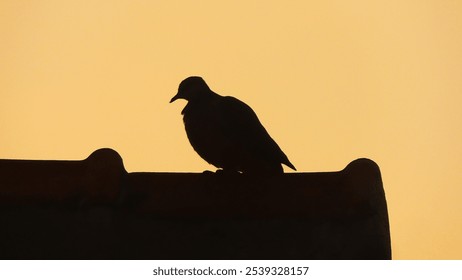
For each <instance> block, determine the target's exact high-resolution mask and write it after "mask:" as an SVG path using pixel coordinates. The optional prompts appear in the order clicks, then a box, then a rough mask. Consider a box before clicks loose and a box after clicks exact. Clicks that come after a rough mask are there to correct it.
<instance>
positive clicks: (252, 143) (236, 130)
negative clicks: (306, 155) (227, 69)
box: [216, 96, 295, 169]
mask: <svg viewBox="0 0 462 280" xmlns="http://www.w3.org/2000/svg"><path fill="white" fill-rule="evenodd" d="M216 108H217V109H218V110H219V111H220V112H219V113H218V114H217V115H219V116H220V120H219V123H220V124H221V126H222V127H221V129H222V133H223V135H226V137H227V138H228V139H229V140H230V141H232V143H233V144H234V145H236V146H237V147H239V148H240V149H243V150H246V151H248V152H250V153H254V154H256V155H258V156H259V157H261V158H264V159H266V160H268V161H275V162H276V161H277V162H279V163H284V164H286V165H287V166H289V167H291V168H293V169H295V167H294V166H293V165H292V164H291V163H290V161H289V160H288V158H287V156H286V155H285V154H284V152H283V151H282V150H281V149H280V148H279V146H278V145H277V144H276V142H275V141H274V140H273V139H272V138H271V136H270V135H269V134H268V132H267V131H266V129H265V128H264V127H263V125H262V124H261V122H260V120H259V119H258V117H257V115H256V114H255V112H254V111H253V110H252V108H250V107H249V106H248V105H247V104H245V103H244V102H242V101H240V100H238V99H236V98H234V97H231V96H225V97H222V98H220V99H219V100H218V104H217V106H216Z"/></svg>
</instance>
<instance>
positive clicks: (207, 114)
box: [170, 77, 296, 174]
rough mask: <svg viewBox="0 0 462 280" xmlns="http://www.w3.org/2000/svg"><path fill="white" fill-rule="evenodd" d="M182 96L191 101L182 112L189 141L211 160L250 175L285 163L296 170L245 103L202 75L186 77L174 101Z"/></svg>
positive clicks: (277, 170) (225, 168)
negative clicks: (214, 86) (211, 84)
mask: <svg viewBox="0 0 462 280" xmlns="http://www.w3.org/2000/svg"><path fill="white" fill-rule="evenodd" d="M180 98H181V99H186V100H187V101H188V104H187V105H186V107H184V109H183V111H182V112H181V114H182V115H183V121H184V125H185V128H186V134H187V135H188V139H189V142H190V143H191V145H192V147H193V148H194V150H195V151H196V152H197V153H198V154H199V155H200V156H201V157H202V158H203V159H204V160H206V161H207V162H208V163H210V164H213V165H214V166H216V167H218V168H222V169H223V171H230V172H243V173H246V174H274V173H276V174H280V173H283V169H282V166H281V163H283V164H285V165H287V166H288V167H290V168H292V169H293V170H296V169H295V166H294V165H293V164H292V163H291V162H290V161H289V159H288V158H287V156H286V155H285V154H284V152H283V151H282V150H281V149H280V148H279V146H278V145H277V144H276V142H275V141H274V140H273V139H272V138H271V137H270V135H269V134H268V132H267V131H266V129H265V128H264V127H263V125H262V124H261V123H260V121H259V120H258V117H257V115H256V114H255V112H254V111H253V110H252V108H250V107H249V106H248V105H247V104H245V103H244V102H242V101H240V100H238V99H236V98H234V97H231V96H221V95H219V94H216V93H215V92H213V91H212V90H210V88H209V87H208V85H207V84H206V83H205V81H204V80H203V79H202V78H201V77H189V78H186V79H185V80H183V81H182V82H181V83H180V86H179V88H178V93H177V94H176V95H175V96H174V97H173V98H172V99H171V100H170V103H172V102H173V101H175V100H177V99H180Z"/></svg>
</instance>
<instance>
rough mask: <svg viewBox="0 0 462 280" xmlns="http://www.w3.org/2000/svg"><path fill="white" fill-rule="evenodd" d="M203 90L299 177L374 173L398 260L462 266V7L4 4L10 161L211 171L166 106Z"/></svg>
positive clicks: (5, 130)
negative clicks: (106, 160) (103, 158)
mask: <svg viewBox="0 0 462 280" xmlns="http://www.w3.org/2000/svg"><path fill="white" fill-rule="evenodd" d="M324 2H328V3H324ZM190 75H200V76H203V77H204V78H205V80H206V81H207V82H208V83H209V86H210V87H211V88H212V90H215V91H216V92H218V93H220V94H223V95H233V96H235V97H238V98H239V99H241V100H243V101H245V102H246V103H247V104H249V105H250V106H251V107H252V108H253V109H254V110H255V111H256V112H257V114H258V115H259V117H260V120H261V121H262V123H263V124H264V125H265V127H266V128H267V130H268V131H269V132H270V134H271V135H272V136H273V138H274V139H275V140H276V141H277V142H278V143H279V145H280V146H281V148H282V149H283V150H284V151H285V153H286V154H287V155H288V156H289V158H290V160H291V161H292V162H293V163H294V164H295V166H296V167H297V168H298V170H299V171H302V172H312V171H334V170H340V169H343V168H344V167H345V166H346V165H347V164H348V163H349V162H350V161H352V160H354V159H356V158H359V157H368V158H371V159H373V160H374V161H376V162H377V163H378V164H379V165H380V167H381V170H382V176H383V181H384V186H385V191H386V195H387V199H388V207H389V214H390V219H391V231H392V244H393V256H394V258H395V259H461V258H462V219H461V218H462V215H461V214H462V204H461V203H460V199H461V194H462V189H461V185H462V172H461V167H462V144H461V143H462V108H461V107H462V1H449V0H434V1H410V0H409V1H403V0H399V1H395V0H393V1H370V0H364V1H360V0H356V1H341V0H339V1H249V0H243V1H226V2H225V1H214V0H210V1H197V0H196V1H133V0H125V1H124V0H119V1H116V0H110V1H109V0H108V1H94V0H91V1H90V0H89V1H83V0H81V1H62V0H54V1H20V0H1V1H0V158H16V159H21V158H24V159H83V158H85V157H87V156H88V155H89V154H90V153H91V152H92V151H94V150H95V149H98V148H101V147H111V148H114V149H116V150H117V151H118V152H119V153H120V154H121V155H122V157H123V158H124V162H125V166H126V168H127V170H128V171H153V172H155V171H180V172H181V171H193V172H200V171H203V170H205V169H211V170H214V169H213V168H212V167H211V166H209V165H208V164H206V163H205V162H204V161H203V160H202V159H201V158H199V156H197V155H196V154H195V152H194V151H193V149H192V148H191V147H190V145H189V142H188V140H187V138H186V135H185V132H184V128H183V123H182V118H181V115H180V111H181V109H182V108H183V107H184V105H185V102H184V101H179V102H175V103H174V104H168V101H169V100H170V98H171V97H172V96H173V95H174V94H175V93H176V91H177V88H178V84H179V82H180V81H181V80H182V79H184V78H185V77H187V76H190Z"/></svg>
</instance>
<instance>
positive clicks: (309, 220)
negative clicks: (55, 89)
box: [0, 149, 391, 259]
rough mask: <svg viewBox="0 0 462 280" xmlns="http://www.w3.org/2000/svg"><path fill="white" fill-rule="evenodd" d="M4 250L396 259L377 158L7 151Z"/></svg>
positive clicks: (46, 254)
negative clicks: (323, 167)
mask: <svg viewBox="0 0 462 280" xmlns="http://www.w3.org/2000/svg"><path fill="white" fill-rule="evenodd" d="M0 224H1V225H2V230H1V231H0V258H2V259H391V245H390V231H389V222H388V213H387V205H386V199H385V194H384V189H383V186H382V180H381V174H380V170H379V167H378V166H377V165H376V164H375V163H374V162H373V161H371V160H369V159H358V160H355V161H353V162H351V163H350V164H349V165H348V166H347V167H346V168H345V169H344V170H342V171H339V172H324V173H288V174H284V175H280V176H274V177H258V176H248V175H242V174H234V175H229V174H209V173H127V172H126V171H125V168H124V166H123V161H122V158H121V157H120V156H119V154H118V153H117V152H115V151H113V150H111V149H101V150H97V151H95V152H94V153H93V154H91V155H90V156H89V157H88V158H87V159H85V160H82V161H45V160H35V161H31V160H8V159H4V160H0Z"/></svg>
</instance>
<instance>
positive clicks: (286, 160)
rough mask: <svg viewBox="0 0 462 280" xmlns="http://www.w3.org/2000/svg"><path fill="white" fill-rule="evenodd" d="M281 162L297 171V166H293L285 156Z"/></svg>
mask: <svg viewBox="0 0 462 280" xmlns="http://www.w3.org/2000/svg"><path fill="white" fill-rule="evenodd" d="M282 163H283V164H285V165H287V166H288V167H290V168H292V169H293V170H295V171H297V168H295V166H294V165H293V164H292V163H291V162H290V161H289V159H288V158H285V160H284V161H283V162H282Z"/></svg>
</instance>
